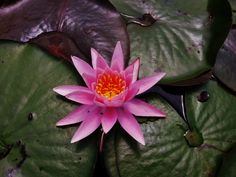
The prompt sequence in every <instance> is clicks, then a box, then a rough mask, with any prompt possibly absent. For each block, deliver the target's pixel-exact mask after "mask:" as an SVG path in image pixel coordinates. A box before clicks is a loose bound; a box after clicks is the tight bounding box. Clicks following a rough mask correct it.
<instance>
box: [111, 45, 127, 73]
mask: <svg viewBox="0 0 236 177" xmlns="http://www.w3.org/2000/svg"><path fill="white" fill-rule="evenodd" d="M111 69H113V70H117V71H123V70H124V55H123V51H122V48H121V44H120V41H119V42H117V43H116V47H115V49H114V52H113V56H112V59H111Z"/></svg>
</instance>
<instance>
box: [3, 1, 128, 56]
mask: <svg viewBox="0 0 236 177" xmlns="http://www.w3.org/2000/svg"><path fill="white" fill-rule="evenodd" d="M55 31H56V32H61V33H60V35H55V36H54V38H51V37H52V36H51V35H52V34H51V33H49V36H47V34H44V35H43V36H40V39H39V41H38V40H35V41H34V42H36V43H37V44H39V45H41V46H42V47H44V48H47V49H48V50H49V51H50V52H51V53H52V54H54V55H56V56H59V57H61V56H64V51H72V52H73V53H71V54H70V55H75V54H78V53H83V54H84V55H85V56H87V58H89V57H90V48H91V47H93V48H96V49H97V50H98V51H99V52H100V53H101V54H102V55H103V56H104V57H106V59H110V57H111V55H112V51H113V49H114V47H115V44H116V42H117V41H121V43H122V47H123V51H124V54H125V56H126V59H128V55H129V41H128V34H127V30H126V25H125V23H124V21H123V20H122V18H121V17H120V14H119V13H118V12H116V10H115V9H114V7H113V6H112V5H111V4H110V3H109V2H108V1H96V0H89V1H88V0H70V1H68V0H50V1H48V0H40V1H38V0H30V1H25V0H20V1H16V2H15V3H14V4H10V5H8V6H4V7H2V8H0V39H10V40H15V41H20V42H28V41H29V40H31V39H34V38H36V37H38V36H39V35H41V34H43V33H48V32H55ZM55 37H56V39H55ZM53 39H55V40H53ZM44 40H45V41H44ZM68 41H70V42H68ZM64 42H65V43H66V44H64ZM48 43H49V45H48ZM74 43H75V44H76V46H77V50H74ZM70 55H69V56H70ZM69 59H70V58H69Z"/></svg>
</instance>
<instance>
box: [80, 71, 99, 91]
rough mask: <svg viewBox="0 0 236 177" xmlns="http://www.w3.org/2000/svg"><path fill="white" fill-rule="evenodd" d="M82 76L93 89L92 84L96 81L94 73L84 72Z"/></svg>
mask: <svg viewBox="0 0 236 177" xmlns="http://www.w3.org/2000/svg"><path fill="white" fill-rule="evenodd" d="M82 77H83V79H84V82H85V84H86V85H87V86H88V88H90V89H91V88H92V84H93V83H94V82H95V81H96V78H95V77H94V76H93V75H91V74H86V73H84V74H83V75H82Z"/></svg>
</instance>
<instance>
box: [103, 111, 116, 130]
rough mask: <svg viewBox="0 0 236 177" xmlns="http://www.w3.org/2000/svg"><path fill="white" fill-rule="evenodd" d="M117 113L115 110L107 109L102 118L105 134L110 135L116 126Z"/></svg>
mask: <svg viewBox="0 0 236 177" xmlns="http://www.w3.org/2000/svg"><path fill="white" fill-rule="evenodd" d="M117 116H118V115H117V112H116V110H115V109H114V108H107V109H106V111H105V112H104V114H103V115H102V117H101V122H102V128H103V131H104V132H105V133H108V132H109V131H110V130H111V128H112V127H113V126H114V124H115V123H116V120H117Z"/></svg>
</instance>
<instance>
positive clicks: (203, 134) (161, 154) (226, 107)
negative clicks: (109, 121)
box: [104, 81, 236, 177]
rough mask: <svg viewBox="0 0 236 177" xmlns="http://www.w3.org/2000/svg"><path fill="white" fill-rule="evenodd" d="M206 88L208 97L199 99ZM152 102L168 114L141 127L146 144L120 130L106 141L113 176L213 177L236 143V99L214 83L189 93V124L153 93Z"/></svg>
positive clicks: (107, 158)
mask: <svg viewBox="0 0 236 177" xmlns="http://www.w3.org/2000/svg"><path fill="white" fill-rule="evenodd" d="M202 90H207V91H208V92H209V94H210V98H209V99H208V100H207V101H205V102H199V101H198V97H197V96H198V95H199V93H201V92H202ZM149 101H150V102H151V103H153V104H155V105H157V106H158V107H159V108H161V110H163V111H165V112H166V113H167V117H166V118H165V119H162V120H156V121H155V120H153V119H152V121H147V122H145V123H143V124H142V129H143V131H144V136H145V140H146V146H141V145H139V144H137V143H135V142H134V141H132V140H131V139H130V137H129V136H128V135H127V134H126V133H125V132H123V131H121V130H120V129H119V128H117V130H116V131H115V132H113V134H112V135H111V136H109V137H108V138H107V143H106V144H105V145H106V146H105V149H104V154H105V163H106V167H107V169H108V171H109V174H110V176H111V177H126V176H129V177H143V176H147V177H153V176H159V177H169V176H175V177H183V176H191V177H213V176H215V175H216V172H217V171H218V167H219V165H220V161H221V157H222V156H223V155H224V153H225V152H226V151H227V150H229V149H230V148H231V147H232V145H233V144H234V143H235V140H236V132H235V129H236V125H235V124H234V121H235V120H234V119H235V117H236V111H235V109H234V106H235V104H236V97H235V96H234V95H232V94H231V93H229V92H228V91H226V90H225V89H224V88H222V87H221V86H220V85H218V83H216V82H214V81H210V82H209V83H208V84H206V85H204V86H203V87H199V88H195V89H192V90H189V91H188V93H186V97H185V102H186V104H185V105H186V111H187V115H188V119H189V123H190V126H189V127H188V126H187V124H185V123H184V122H183V121H182V120H181V118H180V117H179V115H178V114H177V113H176V112H175V111H174V110H173V109H172V108H171V107H170V106H169V105H168V104H167V103H166V102H165V101H162V100H160V99H159V98H157V97H155V96H154V95H151V97H150V98H149Z"/></svg>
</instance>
